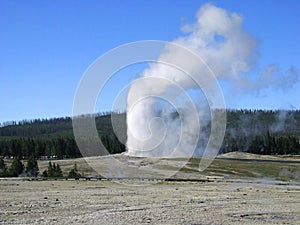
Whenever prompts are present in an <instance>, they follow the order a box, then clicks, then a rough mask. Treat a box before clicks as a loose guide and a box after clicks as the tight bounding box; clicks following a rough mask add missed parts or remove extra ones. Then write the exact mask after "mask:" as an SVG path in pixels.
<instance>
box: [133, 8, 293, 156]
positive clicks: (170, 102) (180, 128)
mask: <svg viewBox="0 0 300 225" xmlns="http://www.w3.org/2000/svg"><path fill="white" fill-rule="evenodd" d="M242 25H243V18H242V17H241V16H240V15H238V14H237V13H231V12H228V11H226V10H224V9H222V8H218V7H216V6H214V5H212V4H205V5H203V6H202V7H201V8H200V9H199V11H198V13H197V21H196V23H194V24H188V25H184V26H183V27H182V30H183V31H184V33H185V36H182V37H179V38H177V39H175V40H173V42H172V43H174V44H178V45H180V46H184V47H185V48H187V49H190V50H191V51H193V52H195V53H196V54H198V55H199V56H200V57H201V58H202V59H203V61H204V62H205V64H206V65H207V66H209V68H211V69H212V71H213V73H214V75H215V77H216V78H217V79H220V80H224V81H227V82H228V83H229V84H230V85H231V87H232V88H235V89H241V90H248V91H259V90H260V89H263V88H270V87H274V88H277V87H280V88H286V87H290V86H291V85H292V84H294V83H296V82H297V81H298V73H297V71H296V70H295V69H294V68H291V69H290V70H289V71H288V72H287V73H286V74H284V73H282V72H281V71H280V69H279V67H278V66H277V65H270V66H267V67H266V68H265V69H263V70H262V72H261V73H260V74H259V75H258V76H257V77H255V78H251V77H249V76H247V73H248V72H250V71H251V68H253V67H254V66H255V65H256V63H257V60H258V55H259V54H258V42H257V41H256V39H255V38H254V37H253V36H252V35H251V34H249V33H248V32H247V31H245V30H244V29H243V27H242ZM158 61H163V62H164V61H171V62H172V64H173V65H175V66H178V67H179V68H176V67H175V66H172V65H166V64H162V63H151V64H149V68H148V69H146V70H145V71H143V72H142V74H141V75H140V78H141V79H138V80H137V81H136V82H133V83H132V85H131V87H130V90H129V93H128V97H127V149H128V154H129V155H132V156H148V157H175V156H176V157H177V156H191V155H193V154H196V155H201V154H203V149H204V148H205V145H206V144H207V141H208V136H209V135H207V133H206V132H205V127H206V128H207V127H209V124H210V121H211V120H212V119H215V118H212V117H213V116H212V115H211V114H210V110H209V108H208V102H207V101H205V99H204V100H203V99H202V100H201V99H199V98H198V99H196V100H195V99H191V98H190V97H189V96H188V94H187V93H189V91H190V90H198V91H199V90H200V91H201V87H200V86H199V84H197V83H196V82H195V80H194V78H195V77H191V76H189V75H188V74H197V76H198V77H197V78H199V80H201V86H202V87H204V86H205V87H208V88H209V87H210V85H211V83H210V82H209V80H208V79H206V76H207V67H206V66H205V64H203V65H199V63H198V62H195V61H191V60H189V58H185V57H184V55H182V54H181V52H180V51H178V49H176V48H172V47H170V46H166V47H165V49H164V50H163V51H162V52H161V54H160V56H159V57H158ZM181 65H184V68H188V69H187V71H181V70H180V67H181ZM215 107H217V106H215ZM176 111H177V112H176ZM200 130H201V132H200ZM195 146H196V148H195ZM194 150H195V151H194Z"/></svg>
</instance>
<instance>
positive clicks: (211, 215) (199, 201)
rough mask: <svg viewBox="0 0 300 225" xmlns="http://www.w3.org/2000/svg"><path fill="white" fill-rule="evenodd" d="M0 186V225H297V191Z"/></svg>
mask: <svg viewBox="0 0 300 225" xmlns="http://www.w3.org/2000/svg"><path fill="white" fill-rule="evenodd" d="M140 184H141V185H138V183H137V182H134V181H128V180H127V181H123V182H122V183H116V182H111V181H17V180H11V181H9V180H1V181H0V196H1V200H0V224H54V223H56V224H299V221H300V201H299V199H300V186H299V185H297V184H291V183H282V182H281V183H279V184H281V185H279V184H278V183H275V182H258V181H257V180H252V181H250V180H235V181H226V182H225V181H223V182H211V183H205V182H204V183H199V182H161V183H154V182H153V183H151V182H150V181H143V182H142V183H140Z"/></svg>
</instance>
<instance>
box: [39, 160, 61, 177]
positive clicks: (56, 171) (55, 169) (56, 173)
mask: <svg viewBox="0 0 300 225" xmlns="http://www.w3.org/2000/svg"><path fill="white" fill-rule="evenodd" d="M42 176H43V177H57V178H58V177H63V173H62V170H61V168H60V166H59V164H55V163H53V164H52V163H51V161H50V162H49V164H48V168H47V169H46V170H44V172H43V174H42Z"/></svg>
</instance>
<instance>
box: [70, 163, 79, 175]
mask: <svg viewBox="0 0 300 225" xmlns="http://www.w3.org/2000/svg"><path fill="white" fill-rule="evenodd" d="M68 177H69V178H79V177H81V174H80V173H79V172H78V169H77V164H76V162H75V164H74V167H73V169H71V170H70V172H69V174H68Z"/></svg>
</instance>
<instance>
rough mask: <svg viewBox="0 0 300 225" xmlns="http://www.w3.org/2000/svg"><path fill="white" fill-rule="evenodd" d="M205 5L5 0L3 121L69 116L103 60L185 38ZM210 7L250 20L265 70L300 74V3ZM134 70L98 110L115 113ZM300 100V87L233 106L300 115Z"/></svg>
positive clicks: (0, 61)
mask: <svg viewBox="0 0 300 225" xmlns="http://www.w3.org/2000/svg"><path fill="white" fill-rule="evenodd" d="M206 2H207V1H174V0H173V1H115V0H111V1H101V0H100V1H99V0H88V1H84V0H81V1H79V0H62V1H61V0H56V1H55V0H51V1H50V0H45V1H40V0H36V1H31V0H26V1H21V0H20V1H15V0H0V32H1V33H0V104H1V106H0V107H1V108H0V122H4V121H11V120H22V119H33V118H49V117H59V116H70V115H71V112H72V104H73V97H74V94H75V91H76V88H77V85H78V82H79V81H80V78H81V76H82V75H83V73H84V71H85V70H86V69H87V67H88V66H89V65H90V64H91V63H92V62H93V61H94V60H95V59H96V58H98V57H99V56H101V55H102V54H104V53H105V52H106V51H108V50H110V49H112V48H115V47H117V46H118V45H121V44H125V43H128V42H132V41H139V40H149V39H155V40H165V41H171V40H173V39H174V38H176V37H178V36H181V35H182V32H181V30H180V26H181V25H182V24H183V23H184V22H185V23H188V22H190V23H192V22H193V21H194V19H195V14H196V12H197V10H198V8H199V7H200V6H201V5H202V4H204V3H206ZM211 2H212V3H213V4H215V5H216V6H219V7H222V8H225V9H228V10H230V11H232V12H238V13H240V14H242V15H243V16H244V18H245V22H244V27H245V28H246V29H247V30H248V31H249V32H250V33H252V34H253V35H254V36H255V37H257V38H258V39H259V41H260V46H259V51H260V58H259V66H264V65H267V64H271V63H276V64H278V65H280V67H281V68H282V70H283V71H286V70H287V69H288V68H289V66H291V65H293V66H295V67H296V68H297V69H298V70H300V55H299V53H300V29H299V24H300V16H299V11H300V2H299V1H297V0H293V1H292V0H285V1H283V0H278V1H277V0H272V1H267V0H262V1H253V0H245V1H233V0H232V1H229V0H228V1H226V0H222V1H211ZM132 71H134V70H132ZM132 71H131V70H130V69H129V70H126V71H124V72H123V74H125V75H123V76H122V78H120V79H112V81H111V82H110V84H109V87H108V88H107V93H106V94H105V93H104V95H106V97H104V98H102V99H101V100H100V101H101V104H99V107H98V108H97V109H98V110H99V111H102V110H109V109H110V104H111V102H110V101H111V99H113V98H112V97H111V96H113V91H114V90H116V89H118V87H119V86H120V85H121V84H122V83H126V82H128V80H130V79H132V77H133V75H132V74H130V75H129V73H131V72H132ZM126 72H127V73H128V77H126ZM133 73H134V72H133ZM135 75H136V74H135ZM109 91H111V92H112V94H111V96H110V93H109ZM299 96H300V85H299V84H296V86H294V88H293V89H291V90H286V91H284V92H282V91H276V90H269V91H268V90H267V91H265V92H264V93H262V94H261V95H260V96H259V97H258V96H255V95H247V96H243V97H240V98H237V99H235V100H236V101H234V102H231V101H230V100H228V106H229V107H231V108H232V107H236V108H274V109H276V108H290V107H292V106H293V107H295V108H298V109H300V101H299Z"/></svg>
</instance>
